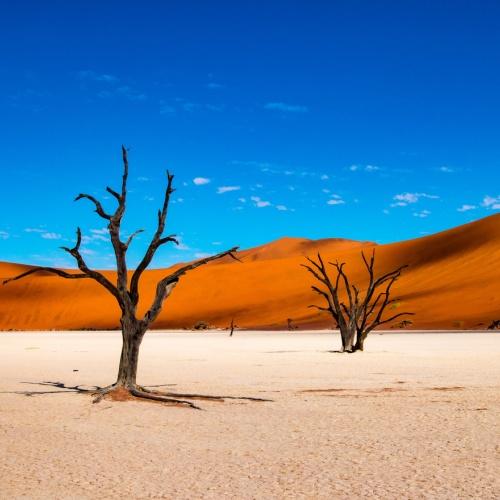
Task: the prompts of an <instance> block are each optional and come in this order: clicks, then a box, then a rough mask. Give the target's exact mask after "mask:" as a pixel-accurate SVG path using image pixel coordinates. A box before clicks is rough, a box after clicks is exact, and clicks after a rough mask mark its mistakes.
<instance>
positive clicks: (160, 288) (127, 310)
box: [4, 146, 238, 406]
mask: <svg viewBox="0 0 500 500" xmlns="http://www.w3.org/2000/svg"><path fill="white" fill-rule="evenodd" d="M122 158H123V177H122V185H121V191H120V192H117V191H115V190H114V189H111V188H110V187H107V188H106V191H107V192H108V193H109V194H110V195H112V196H113V197H114V198H115V199H116V202H117V207H116V210H115V211H114V212H113V213H108V212H107V211H106V210H105V209H104V208H103V206H102V204H101V203H100V202H99V201H98V200H97V199H96V198H95V197H94V196H91V195H89V194H79V195H78V196H77V197H76V198H75V201H78V200H82V199H87V200H89V201H90V202H92V203H93V204H94V206H95V212H96V213H97V214H98V215H99V216H100V217H101V218H102V219H104V220H105V221H106V223H107V228H108V231H109V236H110V240H111V244H112V246H113V249H114V254H115V258H116V270H117V276H116V283H114V282H112V281H111V280H110V279H108V278H107V277H106V276H104V275H103V274H102V273H101V272H99V271H96V270H93V269H90V268H89V266H88V265H87V264H86V262H85V260H84V258H83V256H82V253H81V252H80V245H81V243H82V232H81V230H80V228H78V229H77V230H76V244H75V246H74V247H73V248H68V247H62V249H63V250H64V251H66V252H67V253H69V254H70V255H71V256H72V257H73V258H74V259H75V261H76V263H77V265H78V268H79V270H80V271H81V272H80V273H70V272H66V271H62V270H60V269H55V268H52V267H34V268H32V269H30V270H29V271H26V272H24V273H22V274H20V275H18V276H15V277H13V278H10V279H7V280H5V281H4V285H5V284H6V283H8V282H10V281H14V280H19V279H21V278H25V277H26V276H29V275H31V274H34V273H37V272H40V271H44V272H49V273H52V274H55V275H57V276H60V277H62V278H66V279H93V280H95V281H96V282H97V283H99V285H101V286H102V287H104V288H105V289H106V290H107V291H108V292H109V293H110V294H111V295H113V297H114V298H115V299H116V301H117V303H118V306H119V308H120V311H121V318H120V322H121V329H122V339H123V343H122V351H121V356H120V364H119V368H118V376H117V380H116V382H115V383H114V384H112V385H110V386H108V387H105V388H103V389H102V390H101V391H100V393H99V395H98V397H99V399H100V398H102V396H104V394H106V393H109V392H111V391H113V390H117V389H125V390H126V391H128V392H129V393H130V394H131V395H133V396H136V397H140V398H146V399H154V400H157V401H166V402H176V403H183V404H186V405H189V406H194V405H193V404H192V403H189V402H187V401H179V400H175V399H172V398H170V397H167V396H166V395H165V394H161V393H158V392H152V391H149V390H147V389H145V388H144V387H141V386H139V385H137V381H136V378H137V365H138V360H139V349H140V346H141V342H142V339H143V337H144V334H145V333H146V331H147V329H148V328H149V327H150V325H151V324H152V323H153V322H154V321H155V320H156V318H157V317H158V315H159V314H160V311H161V310H162V306H163V301H164V300H165V299H166V298H167V297H168V296H169V295H170V294H171V293H172V290H173V289H174V287H175V286H176V284H177V283H178V282H179V279H180V278H181V277H182V276H184V275H185V274H186V273H187V272H188V271H192V270H193V269H196V268H197V267H200V266H202V265H204V264H207V263H208V262H211V261H213V260H216V259H221V258H222V257H225V256H226V255H229V256H231V257H233V258H234V259H236V260H238V259H237V257H236V256H235V255H234V252H236V251H237V249H238V247H233V248H231V249H229V250H226V251H225V252H221V253H219V254H217V255H213V256H211V257H206V258H204V259H200V260H197V261H195V262H193V263H191V264H187V265H184V266H181V267H179V268H178V269H177V270H176V271H174V272H172V273H170V274H169V275H167V276H165V277H164V278H163V279H161V280H160V281H159V282H158V283H157V285H156V294H155V297H154V299H153V301H152V303H151V305H150V307H149V309H148V310H147V312H146V313H145V314H144V316H142V317H137V307H138V304H139V284H140V281H141V276H142V274H143V273H144V271H145V270H146V268H147V267H148V265H149V264H150V263H151V261H152V260H153V257H154V255H155V253H156V251H157V250H158V249H159V248H160V247H161V246H163V245H165V244H166V243H175V244H178V241H177V239H176V237H175V235H169V236H163V233H164V230H165V225H166V221H167V211H168V205H169V201H170V197H171V195H172V193H173V192H174V189H173V187H172V182H173V179H174V176H173V175H171V174H170V173H169V172H167V187H166V190H165V196H164V199H163V206H162V208H161V209H160V210H158V221H157V227H156V231H155V232H154V235H153V237H152V239H151V241H150V243H149V245H148V247H147V250H146V253H145V254H144V257H143V258H142V260H141V261H140V262H139V264H138V266H137V268H136V269H135V270H134V271H133V272H131V273H130V274H129V273H128V268H127V261H126V254H127V250H128V249H129V246H130V244H131V243H132V240H133V239H134V237H135V236H136V235H138V234H139V233H141V232H143V231H144V230H143V229H139V230H137V231H135V232H134V233H132V234H131V235H130V236H129V237H128V238H127V239H126V240H125V241H124V240H122V238H121V235H120V228H121V223H122V219H123V216H124V214H125V209H126V201H127V178H128V158H127V150H126V148H125V147H123V146H122ZM179 396H182V395H179ZM185 396H186V397H188V395H185Z"/></svg>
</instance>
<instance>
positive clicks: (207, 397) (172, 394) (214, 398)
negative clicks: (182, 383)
mask: <svg viewBox="0 0 500 500" xmlns="http://www.w3.org/2000/svg"><path fill="white" fill-rule="evenodd" d="M139 389H140V390H141V391H143V392H147V393H151V394H160V395H163V396H167V397H179V398H186V399H199V400H203V401H218V402H221V403H223V402H224V400H226V399H239V400H244V401H257V402H272V399H264V398H253V397H249V396H212V395H210V394H191V393H188V394H184V393H179V392H157V391H152V390H151V389H148V388H147V387H142V386H140V387H139Z"/></svg>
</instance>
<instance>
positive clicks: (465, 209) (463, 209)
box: [457, 203, 477, 212]
mask: <svg viewBox="0 0 500 500" xmlns="http://www.w3.org/2000/svg"><path fill="white" fill-rule="evenodd" d="M476 208H477V207H476V205H467V204H466V203H465V204H463V205H462V206H461V207H459V208H457V211H459V212H468V211H469V210H475V209H476Z"/></svg>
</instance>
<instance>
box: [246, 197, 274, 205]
mask: <svg viewBox="0 0 500 500" xmlns="http://www.w3.org/2000/svg"><path fill="white" fill-rule="evenodd" d="M250 199H251V200H252V201H253V202H254V203H255V206H256V207H257V208H264V207H270V206H271V202H270V201H264V200H262V199H261V198H260V197H259V196H251V197H250Z"/></svg>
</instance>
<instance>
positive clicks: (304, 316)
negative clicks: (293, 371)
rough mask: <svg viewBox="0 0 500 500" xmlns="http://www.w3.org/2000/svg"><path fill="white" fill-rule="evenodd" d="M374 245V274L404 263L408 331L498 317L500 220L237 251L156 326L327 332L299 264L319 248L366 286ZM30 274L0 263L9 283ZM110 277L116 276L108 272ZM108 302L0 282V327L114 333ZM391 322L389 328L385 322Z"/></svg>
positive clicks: (38, 279)
mask: <svg viewBox="0 0 500 500" xmlns="http://www.w3.org/2000/svg"><path fill="white" fill-rule="evenodd" d="M373 248H375V249H376V267H377V272H384V271H388V270H391V269H393V268H396V267H398V266H400V265H402V264H408V265H409V268H408V269H407V270H406V272H405V273H404V274H403V276H402V278H401V279H400V280H399V281H398V282H397V283H396V285H395V287H394V292H395V296H397V297H399V298H400V299H401V300H400V301H399V303H398V304H397V307H396V308H395V309H394V310H393V311H391V313H395V312H400V311H403V310H405V311H411V312H414V313H416V315H415V316H414V317H412V318H410V319H411V320H412V321H413V325H412V328H419V329H431V328H439V329H453V328H455V329H463V328H484V327H485V326H487V324H489V323H490V322H491V321H492V320H494V319H500V293H499V290H500V286H499V283H500V214H495V215H492V216H490V217H487V218H485V219H482V220H479V221H476V222H473V223H470V224H466V225H464V226H460V227H457V228H454V229H451V230H448V231H444V232H441V233H438V234H435V235H432V236H426V237H423V238H419V239H416V240H409V241H404V242H399V243H392V244H387V245H375V244H374V243H369V242H355V241H348V240H339V239H324V240H318V241H312V240H307V239H301V238H283V239H280V240H277V241H274V242H272V243H269V244H267V245H262V246H260V247H256V248H253V249H249V250H244V251H242V252H240V254H239V255H240V258H241V259H242V261H243V263H239V262H236V261H234V260H232V259H230V258H227V259H226V260H223V261H219V262H215V263H212V264H209V265H206V266H204V267H201V268H199V269H197V270H195V271H192V272H191V273H190V274H188V275H186V276H185V277H184V278H183V279H182V280H181V282H180V283H179V285H178V286H177V287H176V289H175V290H174V292H173V294H172V295H171V297H170V298H169V299H168V300H167V301H166V302H165V305H164V310H163V312H162V313H161V315H160V317H159V319H158V320H157V322H156V323H155V327H156V328H182V327H191V326H192V325H193V324H194V323H195V322H196V321H198V320H204V321H207V322H209V323H211V324H213V325H216V326H219V327H226V326H227V325H228V324H229V323H230V322H231V319H232V318H234V320H235V322H236V324H237V325H238V326H240V327H245V328H250V327H252V328H285V327H286V325H287V319H288V318H291V319H293V322H294V324H295V325H297V326H299V327H304V328H305V327H307V328H316V327H318V328H319V327H330V326H332V322H331V319H330V318H329V317H328V315H326V314H325V313H318V312H317V311H316V310H315V309H310V308H308V307H307V306H308V305H309V304H313V303H316V304H319V303H320V302H319V299H320V298H319V297H318V296H317V295H315V294H314V293H312V292H311V290H310V285H311V284H312V283H313V282H312V278H311V276H310V275H309V274H308V273H307V272H306V270H305V269H304V268H303V267H301V266H300V264H301V263H303V262H304V256H305V255H314V254H315V253H316V252H317V251H320V252H321V254H322V255H323V257H324V258H325V260H330V261H331V260H339V261H345V262H346V263H347V264H346V271H347V272H348V275H349V276H350V277H351V279H352V281H353V282H354V283H357V284H358V285H359V286H361V287H363V285H364V284H365V280H366V272H365V270H364V267H363V265H362V261H361V257H360V252H361V250H364V251H365V252H368V253H370V252H371V251H372V249H373ZM25 269H28V266H23V265H18V264H7V263H3V264H0V277H2V279H5V278H6V277H10V276H13V275H16V274H19V273H21V272H23V271H24V270H25ZM166 272H167V271H166V270H151V271H147V272H146V273H145V274H144V276H143V282H142V287H141V292H142V295H141V297H142V300H141V311H143V310H145V308H146V305H147V304H148V303H149V302H150V301H151V300H152V297H153V293H154V290H155V285H156V282H157V280H158V279H159V278H161V277H163V276H165V274H166ZM105 274H106V275H108V276H110V277H111V278H112V277H113V273H108V272H106V273H105ZM118 317H119V316H118V308H117V306H116V305H115V303H114V299H113V298H112V297H110V296H109V295H108V293H107V292H106V291H105V290H104V289H102V288H101V287H100V286H99V285H97V284H95V283H94V282H92V281H90V280H64V279H61V278H59V277H57V276H53V275H48V274H47V275H43V274H38V275H34V276H30V277H28V278H26V279H24V280H20V281H17V282H11V283H9V284H8V285H6V286H0V329H4V330H8V329H23V330H39V329H40V330H42V329H43V330H47V329H48V330H50V329H56V330H57V329H82V328H97V329H104V328H116V327H118V325H119V320H118ZM389 326H391V325H389Z"/></svg>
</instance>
